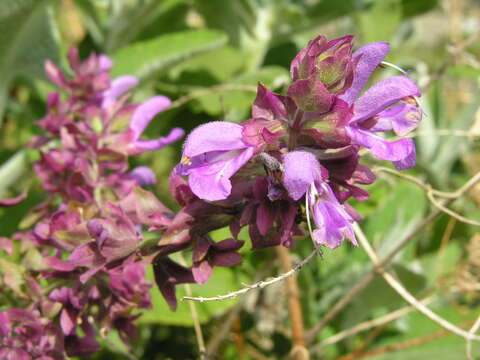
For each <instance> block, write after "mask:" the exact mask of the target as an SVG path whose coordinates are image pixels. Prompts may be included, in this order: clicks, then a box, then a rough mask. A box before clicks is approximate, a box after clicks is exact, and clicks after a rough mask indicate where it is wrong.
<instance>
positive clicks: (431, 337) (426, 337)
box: [339, 321, 472, 360]
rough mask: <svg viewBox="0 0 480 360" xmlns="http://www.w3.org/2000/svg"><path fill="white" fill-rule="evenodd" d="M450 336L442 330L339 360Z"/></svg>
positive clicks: (467, 323) (351, 359)
mask: <svg viewBox="0 0 480 360" xmlns="http://www.w3.org/2000/svg"><path fill="white" fill-rule="evenodd" d="M471 323H472V321H466V322H465V323H463V324H461V326H468V325H469V324H471ZM450 334H451V333H450V331H448V330H445V329H443V330H439V331H437V332H434V333H432V334H428V335H424V336H420V337H418V338H415V339H409V340H405V341H402V342H400V343H397V344H392V345H387V346H384V347H381V348H378V349H373V350H370V351H367V352H363V353H358V352H356V353H353V354H348V355H345V356H342V357H341V358H340V359H339V360H354V359H363V358H368V357H373V356H376V355H381V354H385V353H389V352H393V351H400V350H404V349H407V348H409V347H413V346H417V345H422V344H425V343H427V342H430V341H432V340H435V339H438V338H441V337H443V336H447V335H450Z"/></svg>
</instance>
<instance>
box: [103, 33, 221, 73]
mask: <svg viewBox="0 0 480 360" xmlns="http://www.w3.org/2000/svg"><path fill="white" fill-rule="evenodd" d="M226 41H227V37H226V36H225V35H224V34H222V33H220V32H217V31H212V30H191V31H182V32H177V33H172V34H167V35H163V36H159V37H157V38H155V39H152V40H147V41H142V42H138V43H133V44H132V45H129V46H126V47H123V48H121V49H120V50H118V51H117V52H115V53H114V54H113V55H112V60H113V63H114V67H113V69H112V75H113V76H118V75H125V74H133V75H136V76H138V77H139V78H140V79H141V80H145V79H146V78H148V77H151V76H152V75H154V74H156V73H158V72H160V71H162V70H165V69H166V68H167V67H169V66H172V65H177V64H179V63H180V62H182V61H185V60H190V59H191V58H192V57H193V56H195V55H199V54H203V53H205V52H208V51H211V50H214V49H217V48H219V47H221V46H222V45H224V44H225V43H226Z"/></svg>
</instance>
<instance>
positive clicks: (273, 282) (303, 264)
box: [182, 246, 321, 302]
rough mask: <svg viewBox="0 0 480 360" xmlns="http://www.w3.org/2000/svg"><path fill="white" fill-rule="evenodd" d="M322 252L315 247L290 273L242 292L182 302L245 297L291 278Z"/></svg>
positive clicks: (191, 298) (186, 298) (188, 298)
mask: <svg viewBox="0 0 480 360" xmlns="http://www.w3.org/2000/svg"><path fill="white" fill-rule="evenodd" d="M320 252H321V249H320V247H319V246H317V247H315V249H314V250H313V251H312V252H311V253H310V254H309V255H308V256H307V257H306V258H305V259H303V260H302V261H300V262H299V263H298V264H297V265H295V266H294V267H293V268H292V269H291V270H290V271H287V272H286V273H284V274H282V275H280V276H277V277H275V278H273V279H271V280H262V281H259V282H256V283H255V284H252V285H248V286H246V287H244V288H242V289H240V290H237V291H233V292H231V293H228V294H225V295H218V296H213V297H192V296H184V297H183V298H182V300H192V301H200V302H203V301H218V300H226V299H230V298H233V297H236V296H239V295H243V294H245V293H247V292H249V291H251V290H253V289H263V288H264V287H266V286H269V285H272V284H275V283H277V282H279V281H282V280H284V279H286V278H288V277H289V276H292V275H293V274H295V273H296V272H297V271H299V270H300V269H301V268H302V267H304V266H305V265H306V264H308V263H309V262H310V261H311V260H312V259H313V258H315V257H316V256H317V255H318V254H319V253H320Z"/></svg>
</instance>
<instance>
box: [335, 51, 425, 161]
mask: <svg viewBox="0 0 480 360" xmlns="http://www.w3.org/2000/svg"><path fill="white" fill-rule="evenodd" d="M388 50H389V47H388V44H386V43H373V44H369V45H367V46H364V47H363V48H361V49H360V50H358V51H357V52H355V53H354V54H353V56H354V57H355V58H358V64H357V66H356V69H355V77H354V81H353V84H352V86H351V87H350V88H349V89H348V90H347V91H346V92H345V93H344V94H342V95H340V99H342V100H343V101H345V102H347V103H348V104H349V105H351V106H352V108H353V114H352V117H351V119H350V120H349V122H348V124H347V126H346V127H345V129H346V131H347V134H348V136H349V137H350V138H351V139H352V141H353V142H354V143H357V144H359V145H362V146H365V147H367V148H369V149H370V150H371V151H372V154H373V155H374V156H375V157H377V158H379V159H382V160H389V161H392V162H393V164H394V165H395V167H397V168H398V169H408V168H410V167H413V166H415V159H416V155H415V144H414V142H413V140H412V139H400V140H397V141H394V142H389V141H387V140H385V139H383V138H382V137H381V136H380V135H378V134H377V132H383V131H390V130H393V131H395V133H397V135H406V134H407V133H408V132H410V131H411V130H413V129H415V128H416V126H417V125H418V124H419V122H420V120H421V115H422V113H421V109H420V108H419V106H418V104H417V103H416V101H415V100H414V97H416V96H420V90H419V89H418V87H417V85H416V84H415V83H414V82H413V81H411V80H410V79H409V78H407V77H404V76H395V77H392V78H388V79H385V80H382V81H380V82H378V83H376V84H375V85H373V86H372V87H370V88H369V89H367V91H365V93H364V94H363V95H362V96H360V97H358V95H359V93H360V91H361V90H362V88H363V87H364V86H365V84H366V82H367V81H368V78H369V77H370V75H371V74H372V72H373V71H374V70H375V69H376V68H377V66H378V65H379V64H380V63H381V61H382V60H383V59H384V57H385V56H386V55H387V53H388ZM412 100H413V101H412ZM395 104H397V105H395Z"/></svg>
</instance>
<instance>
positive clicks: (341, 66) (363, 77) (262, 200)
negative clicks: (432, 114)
mask: <svg viewBox="0 0 480 360" xmlns="http://www.w3.org/2000/svg"><path fill="white" fill-rule="evenodd" d="M352 41H353V36H351V35H348V36H344V37H341V38H338V39H334V40H330V41H328V40H327V39H326V38H325V37H324V36H319V37H317V38H316V39H314V40H312V41H310V42H309V44H308V46H307V47H305V48H304V49H302V50H301V51H300V52H299V53H298V55H297V56H296V57H295V59H294V60H293V61H292V64H291V67H290V75H291V84H290V85H289V87H288V91H287V94H286V95H280V94H275V93H273V92H271V91H270V90H268V89H267V88H266V87H265V86H264V85H262V84H259V85H258V92H257V96H256V99H255V101H254V104H253V107H252V118H251V119H249V120H247V121H245V122H244V123H242V124H234V123H228V122H211V123H207V124H204V125H201V126H199V127H198V128H196V129H195V130H193V132H192V133H191V134H190V135H189V136H188V138H187V140H186V142H185V145H184V150H183V157H182V159H181V162H180V164H179V165H178V166H177V167H176V168H175V174H176V175H177V176H188V184H189V188H190V189H191V191H192V192H193V194H194V195H196V196H197V197H198V198H200V199H204V200H206V201H209V202H212V204H214V203H215V204H216V203H220V204H222V205H223V206H235V207H236V208H237V209H240V210H239V211H238V212H237V216H236V217H235V219H234V221H233V225H231V228H232V233H233V234H234V235H236V234H238V231H239V229H240V228H241V227H243V226H247V225H248V229H249V233H250V237H251V239H252V242H253V247H254V248H260V247H265V246H271V245H278V244H282V245H284V246H291V245H292V243H293V236H295V235H299V234H302V231H301V223H302V222H303V221H305V220H306V222H307V223H308V226H309V228H310V217H311V218H313V222H314V223H315V229H314V230H310V233H311V236H312V238H313V240H314V242H315V243H316V244H317V245H323V246H326V247H329V248H332V249H333V248H336V247H338V246H339V245H340V244H341V243H342V242H343V240H344V238H348V239H349V240H350V242H352V243H353V244H354V245H356V240H355V235H354V233H353V230H352V223H353V222H354V221H357V220H359V219H360V216H359V215H358V213H357V212H356V211H355V210H354V209H353V208H352V207H351V206H350V205H348V204H347V203H346V201H347V200H348V199H349V198H350V197H353V198H355V199H357V200H366V199H368V197H369V194H368V192H367V191H365V190H364V189H362V188H360V187H358V185H365V184H371V183H372V182H374V181H375V176H374V174H373V173H372V172H371V170H370V169H368V168H367V167H366V166H364V165H362V164H360V153H359V151H360V149H361V148H362V147H363V148H367V149H369V150H370V152H371V153H372V154H373V156H375V157H376V158H378V159H382V160H388V161H391V162H392V163H393V164H394V165H395V167H396V168H397V169H407V168H410V167H412V166H414V165H415V144H414V142H413V140H412V139H409V138H401V139H400V140H396V141H388V140H386V139H384V138H383V137H382V136H381V135H380V133H382V132H389V131H393V132H394V133H395V134H396V135H398V136H403V135H406V134H407V133H408V132H410V131H411V130H413V129H415V128H416V126H417V125H418V123H419V122H420V120H421V114H422V113H421V109H420V108H419V106H418V103H417V102H416V100H415V97H417V96H419V95H420V92H419V89H418V87H417V86H416V85H415V83H414V82H412V81H411V80H410V79H409V78H408V77H405V76H395V77H391V78H388V79H385V80H382V81H380V82H378V83H376V84H374V85H373V86H371V87H370V88H368V89H367V90H365V91H364V92H363V94H360V93H361V91H362V89H363V88H364V87H365V85H366V83H367V81H368V80H369V78H370V76H371V74H372V73H373V72H374V70H375V69H376V68H377V67H379V65H380V64H381V63H382V61H383V59H384V58H385V56H386V55H387V53H388V50H389V46H388V44H387V43H373V44H369V45H366V46H364V47H362V48H361V49H359V50H358V51H356V52H353V53H352V46H353V43H352Z"/></svg>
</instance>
